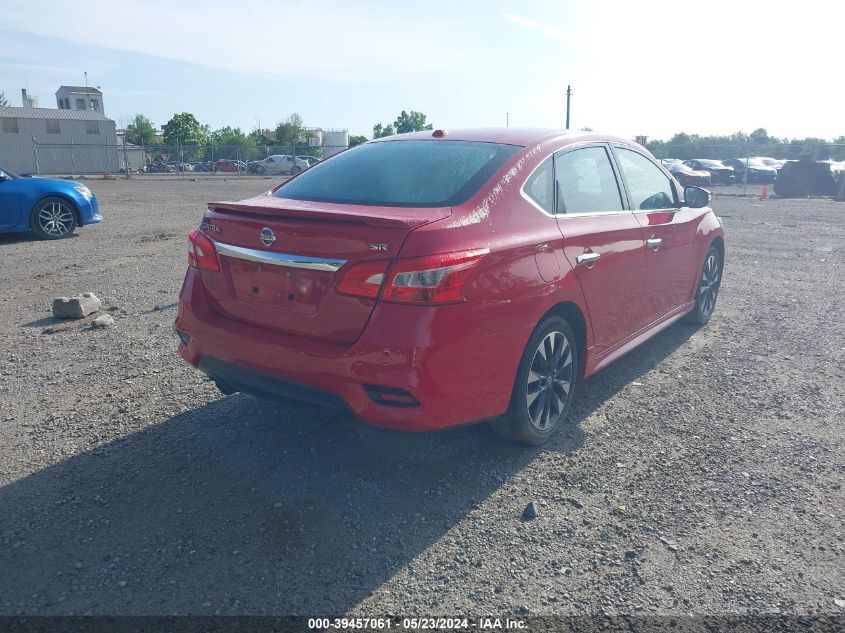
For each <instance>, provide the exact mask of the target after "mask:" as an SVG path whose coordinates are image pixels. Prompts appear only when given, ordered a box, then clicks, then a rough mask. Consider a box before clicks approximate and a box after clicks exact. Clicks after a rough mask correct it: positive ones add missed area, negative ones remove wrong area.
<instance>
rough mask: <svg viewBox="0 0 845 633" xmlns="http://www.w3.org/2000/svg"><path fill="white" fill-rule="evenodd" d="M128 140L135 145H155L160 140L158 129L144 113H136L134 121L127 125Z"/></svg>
mask: <svg viewBox="0 0 845 633" xmlns="http://www.w3.org/2000/svg"><path fill="white" fill-rule="evenodd" d="M126 142H127V143H132V144H133V145H153V144H155V143H157V142H158V139H157V138H156V129H155V126H153V123H152V121H150V120H149V119H148V118H147V117H145V116H144V115H143V114H136V115H135V118H133V119H132V122H131V123H130V124H129V125H127V126H126Z"/></svg>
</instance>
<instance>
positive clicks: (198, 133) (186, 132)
mask: <svg viewBox="0 0 845 633" xmlns="http://www.w3.org/2000/svg"><path fill="white" fill-rule="evenodd" d="M162 134H163V136H164V142H165V143H166V144H167V145H205V143H206V141H208V138H207V136H206V132H205V130H204V129H203V126H202V125H201V124H200V122H199V121H197V118H196V117H195V116H194V115H193V114H191V113H190V112H182V113H181V114H174V115H173V116H172V117H171V119H170V120H169V121H168V122H167V123H165V124H164V127H163V128H162Z"/></svg>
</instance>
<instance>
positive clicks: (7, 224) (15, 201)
mask: <svg viewBox="0 0 845 633" xmlns="http://www.w3.org/2000/svg"><path fill="white" fill-rule="evenodd" d="M20 225H21V194H20V187H19V185H18V181H17V180H16V179H15V180H4V181H2V182H0V229H7V230H14V229H16V228H19V227H20Z"/></svg>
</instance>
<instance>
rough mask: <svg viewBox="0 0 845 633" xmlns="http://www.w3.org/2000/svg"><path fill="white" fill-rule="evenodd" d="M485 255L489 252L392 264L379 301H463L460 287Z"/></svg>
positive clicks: (477, 250)
mask: <svg viewBox="0 0 845 633" xmlns="http://www.w3.org/2000/svg"><path fill="white" fill-rule="evenodd" d="M489 253H490V250H489V249H486V248H482V249H476V250H471V251H461V252H458V253H443V254H441V255H432V256H430V257H415V258H412V259H399V260H396V263H395V264H394V265H393V268H392V269H391V270H390V274H389V275H388V279H387V283H386V284H385V290H384V294H383V296H382V299H383V300H384V301H392V302H396V303H417V304H423V305H433V304H444V303H460V302H462V301H466V299H465V298H464V295H463V287H464V284H465V283H466V280H467V279H468V278H469V275H470V273H471V272H472V269H473V268H475V267H476V266H477V265H478V264H479V263H480V262H481V260H482V259H483V258H484V257H485V256H486V255H488V254H489Z"/></svg>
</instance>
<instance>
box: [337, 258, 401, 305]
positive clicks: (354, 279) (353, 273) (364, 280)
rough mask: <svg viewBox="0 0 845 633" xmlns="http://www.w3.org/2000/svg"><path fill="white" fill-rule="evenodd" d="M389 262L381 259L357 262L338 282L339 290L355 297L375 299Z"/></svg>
mask: <svg viewBox="0 0 845 633" xmlns="http://www.w3.org/2000/svg"><path fill="white" fill-rule="evenodd" d="M389 263H390V262H387V261H384V260H379V261H372V262H362V263H360V264H355V265H354V266H352V267H351V268H349V270H347V271H346V272H345V273H344V274H343V277H342V278H341V280H340V283H338V284H337V291H338V292H339V293H340V294H344V295H351V296H353V297H366V298H368V299H374V298H375V297H376V296H377V295H378V291H379V288H381V283H382V281H384V273H385V271H386V270H387V265H388V264H389Z"/></svg>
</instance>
